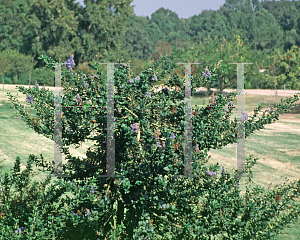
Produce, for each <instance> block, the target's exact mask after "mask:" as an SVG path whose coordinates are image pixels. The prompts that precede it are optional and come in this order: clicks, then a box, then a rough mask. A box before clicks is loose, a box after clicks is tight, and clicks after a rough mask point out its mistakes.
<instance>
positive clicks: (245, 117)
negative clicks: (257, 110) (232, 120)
mask: <svg viewBox="0 0 300 240" xmlns="http://www.w3.org/2000/svg"><path fill="white" fill-rule="evenodd" d="M242 113H243V116H242V117H241V121H242V122H245V121H246V120H247V119H248V114H247V113H244V112H242Z"/></svg>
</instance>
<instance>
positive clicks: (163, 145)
mask: <svg viewBox="0 0 300 240" xmlns="http://www.w3.org/2000/svg"><path fill="white" fill-rule="evenodd" d="M157 147H158V148H159V150H160V151H162V150H164V149H165V148H166V144H165V142H164V141H162V146H161V145H160V142H158V143H157Z"/></svg>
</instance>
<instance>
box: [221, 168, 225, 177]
mask: <svg viewBox="0 0 300 240" xmlns="http://www.w3.org/2000/svg"><path fill="white" fill-rule="evenodd" d="M221 174H222V176H225V167H224V166H223V167H222V173H221Z"/></svg>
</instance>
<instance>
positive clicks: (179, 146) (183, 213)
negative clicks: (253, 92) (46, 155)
mask: <svg viewBox="0 0 300 240" xmlns="http://www.w3.org/2000/svg"><path fill="white" fill-rule="evenodd" d="M72 59H73V58H70V60H69V61H68V62H66V66H67V67H68V69H67V71H66V70H65V69H64V71H63V76H64V78H63V79H62V85H63V86H64V91H65V92H64V93H65V95H64V97H63V98H62V106H78V104H79V103H80V102H81V101H82V99H84V98H88V99H90V101H91V102H92V105H93V106H99V107H97V108H95V109H94V110H92V109H86V108H84V107H82V108H63V116H64V117H63V118H62V129H63V133H62V138H63V139H62V145H63V152H64V153H65V154H66V155H67V160H68V163H67V164H66V165H63V171H64V172H63V174H66V175H70V177H63V178H62V179H59V180H58V181H55V182H54V184H52V185H50V184H49V183H50V179H51V178H50V177H49V178H47V179H46V180H45V181H43V182H42V183H41V187H40V188H39V187H38V186H40V183H37V182H34V183H33V184H32V185H30V184H29V183H30V174H31V164H32V163H33V162H35V164H36V165H37V166H42V167H43V168H45V167H46V168H47V170H48V171H51V173H53V167H51V164H50V163H45V162H44V160H43V158H42V156H41V159H37V157H36V156H34V155H30V156H29V160H28V162H27V168H26V172H24V173H23V174H20V173H19V172H20V168H19V159H17V161H16V164H15V168H14V172H13V178H12V179H9V177H8V175H7V174H6V175H5V179H4V182H3V183H2V185H3V186H4V193H3V196H2V197H3V202H4V207H2V208H1V211H2V212H3V213H4V215H5V216H6V217H5V218H4V220H3V219H2V220H1V222H0V227H1V228H2V229H1V230H2V231H1V234H2V237H4V238H5V237H9V236H12V234H14V233H15V231H16V230H17V228H18V227H19V228H21V227H26V229H25V230H24V229H23V231H22V232H24V235H23V236H27V235H28V236H30V237H31V239H35V238H36V239H42V238H43V239H46V238H54V237H56V238H62V239H97V238H99V239H116V238H119V239H143V238H144V239H210V238H211V236H217V235H219V236H220V235H221V236H222V237H223V238H227V239H253V238H256V239H270V238H271V237H272V236H274V235H275V234H276V233H277V232H278V229H280V228H282V227H284V226H286V224H287V223H288V222H291V221H293V220H294V219H296V218H297V216H298V215H299V205H296V204H295V202H292V200H293V199H294V198H295V197H297V196H299V195H300V194H299V193H300V192H299V187H300V182H299V181H300V180H299V181H295V182H293V183H291V184H289V185H288V186H283V185H282V186H279V187H277V188H275V189H274V190H273V191H271V192H265V191H263V190H262V189H259V188H254V189H250V186H248V185H247V189H246V195H245V197H242V196H240V194H239V188H238V185H239V180H240V176H239V175H237V174H236V173H232V174H231V175H230V174H228V173H226V172H225V168H224V167H223V169H222V172H221V176H218V172H219V166H218V164H217V165H214V166H210V167H209V168H208V169H207V168H204V167H203V165H204V164H205V163H206V162H207V161H208V159H207V151H208V150H209V149H211V148H221V147H222V146H226V145H227V144H230V143H234V142H236V138H237V134H236V130H235V126H236V123H237V121H238V120H237V119H235V120H234V121H229V120H228V117H229V114H230V113H231V111H232V109H231V108H230V107H229V109H228V110H227V112H225V110H224V109H223V108H213V107H211V108H209V107H208V108H202V109H198V111H197V112H194V114H193V115H192V124H193V128H192V133H193V135H192V136H193V137H192V145H193V149H195V150H192V167H193V175H198V177H175V175H180V174H181V175H182V174H183V170H184V167H185V166H184V151H183V137H182V136H183V132H184V124H183V123H184V118H185V112H184V103H182V102H181V103H179V104H178V102H177V100H179V101H180V100H183V99H184V93H183V90H184V85H183V84H184V79H180V78H179V77H178V75H177V74H174V75H173V76H172V79H169V80H168V83H167V85H168V86H169V87H171V88H172V87H174V90H168V89H165V90H163V91H161V92H154V91H152V89H153V88H151V85H152V84H153V83H154V82H155V81H157V79H159V78H160V77H161V76H164V74H165V73H166V72H171V71H172V70H173V69H174V67H173V66H169V68H168V69H167V71H163V72H162V73H158V72H155V69H157V66H158V64H159V63H160V62H161V61H162V60H163V61H166V57H164V58H162V59H160V61H159V62H158V63H156V64H154V65H153V66H151V68H147V69H145V71H144V72H142V73H140V74H138V75H136V76H133V74H132V73H131V71H130V65H129V64H123V65H120V66H119V67H118V68H117V69H115V73H114V82H115V84H114V85H115V86H116V93H117V94H116V95H115V105H116V106H115V108H116V109H120V111H116V112H115V126H114V127H115V129H116V131H115V145H116V149H115V150H116V151H115V161H116V171H115V172H116V173H115V174H116V175H117V176H122V177H116V176H113V177H109V178H103V177H99V174H105V170H106V154H105V153H106V151H107V149H106V129H107V125H106V124H105V123H106V121H107V119H106V116H107V115H106V112H105V110H103V108H102V107H101V106H102V105H104V104H105V103H106V102H105V99H106V92H107V86H106V85H107V84H105V79H102V78H101V73H100V72H99V68H100V67H99V66H98V67H97V66H96V67H95V68H96V69H97V71H98V72H97V77H96V79H95V78H92V77H86V76H85V81H84V82H83V79H82V77H83V75H82V74H81V73H79V74H77V75H76V74H71V73H70V70H71V68H72V66H74V65H73V63H72ZM44 60H45V62H48V63H53V60H51V59H50V58H45V59H44ZM52 67H53V66H52ZM215 70H216V69H214V70H212V71H211V73H214V72H215ZM211 75H213V74H210V71H209V70H207V71H206V74H203V75H202V76H201V78H198V80H199V79H200V80H201V81H202V82H203V81H204V82H205V81H206V80H207V81H209V78H210V76H211ZM98 76H99V77H98ZM192 79H194V78H192ZM200 80H199V81H192V83H191V85H192V89H193V91H194V89H195V88H196V87H199V86H200V84H201V83H202V82H201V81H200ZM19 89H20V91H22V92H23V93H25V94H30V95H31V96H34V98H35V101H34V102H31V105H32V106H33V107H35V108H36V109H37V115H38V116H40V119H41V121H40V122H39V123H38V122H36V121H34V119H33V120H32V119H31V118H30V116H29V114H28V113H27V112H25V110H24V108H23V107H22V106H21V105H20V104H17V103H16V102H17V100H16V99H14V100H13V96H11V95H10V94H8V95H9V96H10V100H11V101H12V103H13V104H14V107H15V108H16V109H17V110H19V112H20V115H22V116H23V117H24V118H25V119H26V122H27V124H28V125H29V126H30V127H31V128H33V129H34V130H35V131H36V132H38V133H40V134H43V135H44V136H46V137H48V138H50V139H53V129H54V127H53V125H54V121H53V117H51V116H53V93H52V92H50V91H45V90H42V91H39V90H38V89H34V88H33V89H25V88H22V87H19ZM236 95H237V93H231V94H229V95H228V96H226V97H224V96H222V95H218V97H217V99H216V100H215V105H216V106H225V105H226V103H227V102H230V103H229V106H230V105H231V104H232V102H231V101H232V100H233V99H234V97H235V96H236ZM297 100H298V96H297V95H295V96H294V98H287V100H285V101H284V100H282V101H281V104H278V105H277V106H273V110H271V111H268V115H267V116H266V115H265V114H264V115H263V116H262V117H257V118H258V120H257V121H254V118H255V117H256V116H257V114H258V111H260V109H261V106H259V107H257V108H256V109H255V110H254V115H253V116H250V117H249V118H248V116H247V115H244V117H243V118H242V119H241V120H242V121H244V125H245V136H246V137H247V136H249V135H250V134H252V133H253V132H254V131H255V130H258V129H262V128H263V126H264V125H265V124H270V123H272V121H275V119H277V120H278V116H279V114H281V113H283V112H286V111H287V110H288V109H289V108H290V106H291V104H292V103H293V102H295V101H297ZM45 104H47V105H48V106H50V108H49V109H45V107H44V106H45ZM146 110H148V111H146ZM41 113H42V114H43V116H42V114H41ZM224 115H225V118H224ZM92 118H95V119H96V123H95V122H93V123H92V122H91V119H92ZM71 130H72V134H70V132H71ZM92 130H95V131H96V132H97V137H94V138H90V137H89V134H90V133H91V131H92ZM221 135H222V137H221ZM85 139H92V140H94V141H96V143H95V148H89V149H88V151H87V153H86V156H87V158H86V159H80V158H78V157H73V156H71V155H70V154H69V151H68V146H70V145H71V144H79V143H80V142H82V141H84V140H85ZM251 160H253V156H250V157H248V158H247V159H246V167H245V173H249V178H248V180H249V184H250V183H251V177H250V176H251V167H252V166H253V165H254V164H255V163H256V160H257V159H254V160H253V161H251ZM12 184H16V185H17V186H18V188H17V191H16V192H15V193H14V194H10V193H9V189H10V186H11V185H12ZM47 185H49V186H48V189H45V187H46V186H47ZM66 192H71V193H72V194H73V195H74V197H73V198H70V197H68V196H64V194H65V193H66ZM275 196H280V200H279V198H277V199H276V198H275ZM203 199H204V200H203ZM277 200H278V201H277ZM15 201H19V202H17V208H14V210H12V208H11V206H10V204H12V203H13V202H15ZM270 204H271V205H270ZM287 204H292V205H293V212H290V213H288V214H287V215H285V216H279V210H280V211H282V210H284V209H285V208H286V207H287Z"/></svg>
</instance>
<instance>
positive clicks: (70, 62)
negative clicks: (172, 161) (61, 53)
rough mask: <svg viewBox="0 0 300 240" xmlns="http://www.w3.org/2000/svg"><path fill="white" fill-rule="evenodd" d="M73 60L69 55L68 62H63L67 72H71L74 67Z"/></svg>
mask: <svg viewBox="0 0 300 240" xmlns="http://www.w3.org/2000/svg"><path fill="white" fill-rule="evenodd" d="M73 58H74V56H73V55H71V57H70V58H69V60H68V62H65V66H66V67H67V68H68V70H72V68H73V67H74V66H75V62H74V59H73Z"/></svg>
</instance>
